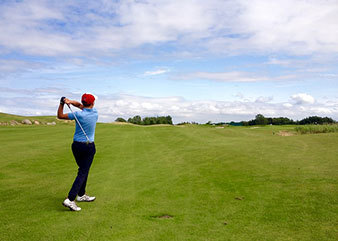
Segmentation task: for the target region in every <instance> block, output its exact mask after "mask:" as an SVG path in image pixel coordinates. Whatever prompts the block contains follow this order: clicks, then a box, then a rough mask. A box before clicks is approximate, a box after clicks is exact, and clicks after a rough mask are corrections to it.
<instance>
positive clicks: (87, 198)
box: [76, 194, 96, 202]
mask: <svg viewBox="0 0 338 241" xmlns="http://www.w3.org/2000/svg"><path fill="white" fill-rule="evenodd" d="M95 198H96V197H90V196H88V195H87V194H84V195H83V196H81V197H80V196H77V198H76V201H78V202H92V201H94V200H95Z"/></svg>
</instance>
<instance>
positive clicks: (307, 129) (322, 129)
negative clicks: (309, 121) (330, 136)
mask: <svg viewBox="0 0 338 241" xmlns="http://www.w3.org/2000/svg"><path fill="white" fill-rule="evenodd" d="M295 130H296V131H297V132H298V133H300V134H316V133H330V132H338V124H334V125H305V126H297V127H296V128H295Z"/></svg>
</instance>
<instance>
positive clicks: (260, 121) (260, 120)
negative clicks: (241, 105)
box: [255, 114, 268, 125]
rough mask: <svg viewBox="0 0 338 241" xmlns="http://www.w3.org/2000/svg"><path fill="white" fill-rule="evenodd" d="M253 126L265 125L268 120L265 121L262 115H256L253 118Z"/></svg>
mask: <svg viewBox="0 0 338 241" xmlns="http://www.w3.org/2000/svg"><path fill="white" fill-rule="evenodd" d="M255 124H256V125H267V124H268V119H266V118H265V117H264V116H263V115H262V114H258V115H256V118H255Z"/></svg>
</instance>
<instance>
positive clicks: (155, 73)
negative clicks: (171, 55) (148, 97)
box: [144, 69, 169, 76]
mask: <svg viewBox="0 0 338 241" xmlns="http://www.w3.org/2000/svg"><path fill="white" fill-rule="evenodd" d="M167 72H169V69H157V70H154V71H146V72H145V73H144V75H146V76H148V75H160V74H165V73H167Z"/></svg>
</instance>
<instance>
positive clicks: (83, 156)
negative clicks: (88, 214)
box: [57, 94, 98, 211]
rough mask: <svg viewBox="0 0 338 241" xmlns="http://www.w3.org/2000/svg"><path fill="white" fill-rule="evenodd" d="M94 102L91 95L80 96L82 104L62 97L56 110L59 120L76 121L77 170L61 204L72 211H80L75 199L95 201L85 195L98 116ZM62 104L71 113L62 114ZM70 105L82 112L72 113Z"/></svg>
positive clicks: (92, 156)
mask: <svg viewBox="0 0 338 241" xmlns="http://www.w3.org/2000/svg"><path fill="white" fill-rule="evenodd" d="M94 101H95V97H94V96H93V95H91V94H83V95H82V99H81V102H82V104H81V103H80V102H77V101H75V100H69V99H67V98H66V97H62V98H61V100H60V105H59V108H58V113H57V116H58V118H59V119H66V120H74V119H75V121H76V127H75V133H74V139H73V144H72V151H73V155H74V157H75V160H76V163H77V165H78V166H79V169H78V173H77V176H76V178H75V181H74V183H73V186H72V188H71V189H70V191H69V194H68V197H67V198H66V199H65V200H64V201H63V203H62V204H63V206H65V207H68V208H69V209H70V210H72V211H80V210H81V208H80V207H78V206H77V205H76V203H75V198H76V201H78V202H92V201H94V200H95V197H90V196H88V195H87V194H86V184H87V178H88V173H89V168H90V166H91V164H92V162H93V159H94V155H95V152H96V149H95V144H94V135H95V127H96V122H97V119H98V114H97V111H96V109H95V108H93V107H94ZM64 104H66V105H67V106H68V107H69V109H70V111H71V113H68V114H64V113H63V107H64ZM70 105H73V106H75V107H77V108H79V109H81V110H82V111H77V112H73V110H72V109H71V107H70ZM76 196H77V197H76Z"/></svg>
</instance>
